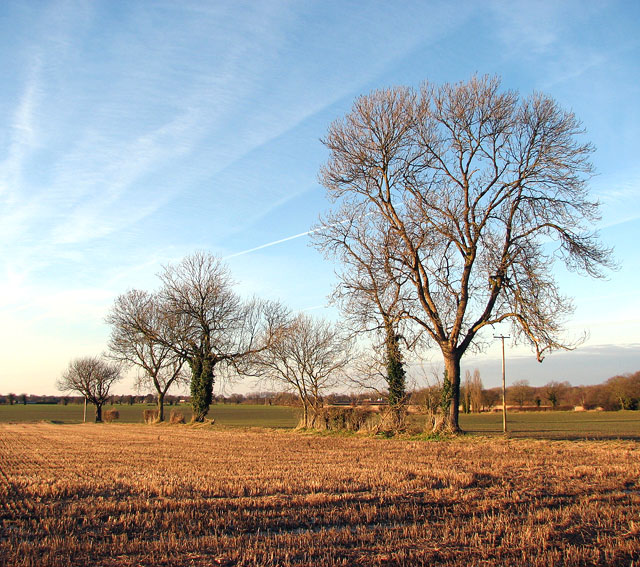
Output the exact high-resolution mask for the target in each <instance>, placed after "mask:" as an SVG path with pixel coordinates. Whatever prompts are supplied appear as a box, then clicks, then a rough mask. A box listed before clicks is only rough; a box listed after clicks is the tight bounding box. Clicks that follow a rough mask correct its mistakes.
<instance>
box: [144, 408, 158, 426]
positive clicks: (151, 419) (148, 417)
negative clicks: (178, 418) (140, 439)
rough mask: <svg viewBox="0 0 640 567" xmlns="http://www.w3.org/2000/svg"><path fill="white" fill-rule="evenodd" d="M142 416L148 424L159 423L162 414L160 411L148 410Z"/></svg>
mask: <svg viewBox="0 0 640 567" xmlns="http://www.w3.org/2000/svg"><path fill="white" fill-rule="evenodd" d="M142 416H143V417H144V422H145V423H147V424H150V423H157V421H158V418H159V417H160V412H159V411H158V410H151V409H146V410H144V411H143V412H142Z"/></svg>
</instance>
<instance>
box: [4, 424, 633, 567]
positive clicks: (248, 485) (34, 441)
mask: <svg viewBox="0 0 640 567" xmlns="http://www.w3.org/2000/svg"><path fill="white" fill-rule="evenodd" d="M639 479H640V445H639V444H638V443H637V442H636V441H611V440H607V441H578V442H576V441H574V442H570V441H549V440H530V439H503V438H495V439H492V438H487V437H484V438H483V437H464V438H459V439H456V440H449V441H445V442H433V441H431V442H424V441H415V440H414V441H411V440H386V439H375V438H371V437H362V436H350V437H344V436H313V435H304V434H300V433H293V432H289V431H282V430H281V431H277V430H264V431H258V430H253V431H252V430H243V429H226V430H222V431H218V430H216V429H215V428H211V427H185V426H181V427H148V426H142V425H117V426H109V425H107V426H103V425H94V424H86V425H66V426H61V425H54V424H48V423H37V424H0V518H1V519H0V564H1V565H3V566H4V565H7V566H9V565H11V566H15V567H30V566H33V567H35V566H38V567H49V566H51V567H54V566H68V565H70V566H76V565H78V566H80V565H82V566H84V565H101V566H120V565H122V566H169V565H172V566H173V565H175V566H183V565H184V566H187V565H189V566H203V567H204V566H205V565H206V566H209V565H226V566H232V565H237V566H249V565H251V566H257V565H261V566H276V565H279V566H293V565H296V566H298V565H299V566H302V565H305V566H307V565H317V566H320V567H325V566H326V567H328V566H337V565H363V566H364V565H367V566H369V565H372V566H377V565H404V566H415V565H418V566H419V565H452V566H460V567H462V566H464V567H467V566H469V565H486V566H498V565H500V566H502V565H532V566H545V567H547V566H549V565H564V566H574V565H575V566H578V565H602V566H605V565H607V566H609V565H636V564H637V563H636V562H637V561H639V560H640V483H639Z"/></svg>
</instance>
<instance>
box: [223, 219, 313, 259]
mask: <svg viewBox="0 0 640 567" xmlns="http://www.w3.org/2000/svg"><path fill="white" fill-rule="evenodd" d="M323 228H324V227H320V228H314V229H312V230H307V232H301V233H300V234H294V235H293V236H287V237H286V238H281V239H280V240H274V241H273V242H267V244H261V245H260V246H256V247H254V248H249V249H247V250H243V251H242V252H236V253H235V254H229V255H228V256H225V257H224V258H222V259H223V260H228V259H229V258H235V257H236V256H243V255H244V254H249V253H250V252H255V251H256V250H262V249H263V248H269V246H275V245H276V244H282V243H283V242H287V241H288V240H294V239H296V238H301V237H302V236H308V235H309V234H313V233H314V232H318V231H319V230H322V229H323Z"/></svg>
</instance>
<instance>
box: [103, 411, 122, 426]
mask: <svg viewBox="0 0 640 567" xmlns="http://www.w3.org/2000/svg"><path fill="white" fill-rule="evenodd" d="M102 419H103V420H104V421H106V422H107V423H111V422H112V421H114V420H116V419H120V412H119V411H118V410H116V409H108V410H104V411H103V412H102Z"/></svg>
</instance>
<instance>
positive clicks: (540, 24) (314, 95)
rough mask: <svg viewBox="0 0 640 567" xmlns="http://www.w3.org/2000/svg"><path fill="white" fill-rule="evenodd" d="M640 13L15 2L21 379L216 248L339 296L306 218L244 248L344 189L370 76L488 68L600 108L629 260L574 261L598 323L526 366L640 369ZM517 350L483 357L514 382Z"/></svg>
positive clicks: (2, 307) (541, 374)
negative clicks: (340, 146) (138, 291)
mask: <svg viewBox="0 0 640 567" xmlns="http://www.w3.org/2000/svg"><path fill="white" fill-rule="evenodd" d="M638 24H640V3H638V2H635V1H629V2H606V1H598V2H588V1H587V2H585V1H576V2H571V1H567V2H557V1H552V2H542V1H540V2H537V1H536V2H533V1H532V2H521V3H519V2H511V1H510V2H500V1H496V2H490V1H483V2H449V1H445V2H435V1H429V2H396V1H386V2H382V1H376V2H373V1H371V2H367V1H340V2H327V1H323V2H303V1H291V2H285V1H274V2H269V1H258V0H255V1H247V2H238V1H230V2H223V1H219V2H218V1H217V2H205V1H201V2H195V1H193V2H189V1H180V2H161V1H154V2H151V1H147V2H145V1H139V2H124V1H123V2H120V1H115V0H110V1H107V0H105V1H101V2H100V1H93V2H92V1H73V0H68V1H60V2H44V1H24V0H20V1H12V0H6V1H4V2H2V3H1V4H0V42H1V44H0V67H1V68H2V74H3V77H4V81H3V89H2V91H1V92H0V123H1V124H2V127H1V128H0V361H1V365H0V392H2V393H8V392H10V391H12V392H16V393H21V392H29V393H54V392H55V380H56V378H58V377H59V375H60V373H61V372H62V371H63V370H64V368H65V366H66V365H67V363H68V361H69V360H70V359H71V358H74V357H76V356H81V355H87V354H95V353H99V352H101V351H103V350H104V348H105V346H106V340H107V337H108V333H109V329H108V327H107V326H106V325H105V324H104V322H103V318H104V316H105V314H106V312H107V311H108V309H109V307H110V305H111V304H112V302H113V300H114V298H115V297H116V296H117V295H118V294H120V293H122V292H124V291H126V290H128V289H130V288H144V289H154V288H156V287H157V278H156V274H157V273H158V271H159V270H160V269H161V267H162V265H163V264H166V263H167V262H170V261H175V260H179V259H180V258H182V257H183V256H184V255H186V254H189V253H191V252H193V251H195V250H201V249H206V250H210V251H211V252H213V253H214V254H217V255H219V256H222V257H228V262H229V266H230V268H231V271H232V273H233V274H234V276H235V278H236V280H237V282H238V289H239V291H241V293H243V294H247V295H249V294H253V293H255V294H258V295H260V296H263V297H267V298H272V299H280V300H282V301H284V302H285V303H287V304H288V305H289V306H290V307H291V308H292V309H295V310H302V309H308V310H311V312H313V313H315V314H318V315H323V314H324V315H328V316H334V315H335V313H334V311H333V310H332V309H327V308H326V307H325V306H326V304H327V295H328V294H329V293H330V291H331V286H332V284H333V281H334V276H333V270H334V266H333V265H332V264H331V263H329V262H327V261H325V260H323V259H322V257H321V256H320V255H319V254H318V253H317V252H316V251H315V250H314V249H313V248H311V247H309V242H308V238H307V237H300V238H297V239H291V240H287V241H285V242H281V243H279V244H276V245H273V246H270V247H264V248H261V249H259V250H255V251H253V252H249V253H246V254H240V253H241V252H244V251H247V250H250V249H253V248H255V247H258V246H261V245H263V244H267V243H271V242H275V241H279V240H281V239H285V238H287V237H290V236H293V235H297V234H301V233H304V232H306V231H308V230H309V228H310V227H311V226H312V225H313V224H314V223H315V222H316V221H317V218H318V215H319V214H320V213H321V212H323V211H324V210H326V208H327V207H328V203H327V201H326V199H325V194H324V190H323V188H322V187H320V186H319V184H318V182H317V173H318V168H319V167H320V165H321V164H322V163H323V162H324V161H325V160H326V158H327V152H326V150H325V148H324V147H323V145H322V144H321V142H320V138H322V136H323V135H324V134H325V132H326V130H327V127H328V125H329V124H330V123H331V122H332V121H333V120H334V119H336V118H338V117H340V116H342V115H344V114H345V113H346V112H348V110H349V109H350V107H351V104H352V102H353V100H354V98H355V97H357V96H358V95H359V94H363V93H367V92H369V91H371V90H372V89H375V88H380V87H387V86H392V85H412V86H418V85H419V84H420V83H421V82H422V81H423V80H425V79H428V80H430V81H433V82H436V83H442V82H446V81H454V82H455V81H460V80H467V79H468V78H469V77H470V76H471V75H472V74H473V73H478V74H492V75H493V74H497V75H499V76H501V77H502V80H503V85H504V87H505V88H512V89H517V90H519V91H520V92H521V93H523V94H525V95H526V94H529V93H530V92H532V91H534V90H538V91H543V92H545V93H546V94H549V95H551V96H553V97H554V98H555V99H556V100H558V101H559V102H560V103H561V104H562V105H563V106H564V107H565V108H568V109H571V110H573V111H574V112H575V113H576V115H577V116H578V117H579V118H580V119H581V120H582V122H583V124H584V127H585V128H586V130H587V133H588V134H587V136H588V139H589V140H590V141H592V142H593V144H594V145H595V146H596V148H597V152H596V154H595V155H594V163H595V165H596V168H597V171H598V176H597V177H596V178H594V179H593V181H592V183H591V186H592V191H593V195H594V197H596V198H598V199H599V200H600V201H601V202H602V204H603V208H602V213H603V220H602V223H601V225H600V229H601V236H602V239H603V241H604V242H605V243H606V244H608V245H611V246H614V247H615V249H616V258H617V260H618V261H619V263H620V264H621V268H620V270H619V271H617V272H615V273H612V274H611V275H610V278H609V280H608V281H589V280H586V279H583V278H579V277H576V276H574V275H573V274H566V273H564V272H558V278H559V280H560V281H561V284H562V289H563V291H564V292H566V293H567V294H569V295H571V296H573V297H574V298H575V305H576V312H575V315H574V317H573V318H572V319H571V321H570V322H569V325H568V327H569V333H573V334H579V333H581V332H582V331H587V332H588V333H589V340H588V342H587V343H586V344H585V345H584V346H583V347H582V348H581V349H580V350H578V351H575V352H572V353H568V354H558V355H552V356H551V357H549V358H548V359H547V361H545V362H544V363H543V364H542V365H538V364H537V363H536V362H535V361H534V359H533V357H532V356H530V355H528V353H527V352H526V351H523V350H522V349H517V348H510V349H509V356H510V358H511V359H512V360H513V365H512V368H513V372H514V374H513V375H510V379H511V380H515V379H519V378H528V379H530V380H531V382H532V383H535V384H544V383H545V382H547V381H549V380H555V379H562V380H564V379H567V380H570V381H572V382H573V383H576V384H579V383H589V382H600V381H602V380H604V379H606V378H608V377H609V376H611V375H613V374H615V373H619V372H631V371H636V370H639V369H640V324H639V323H638V317H639V315H640V301H639V300H638V293H637V280H638V274H639V273H640V269H639V268H640V262H639V259H640V253H639V252H638V237H639V236H640V160H638V155H640V138H639V136H638V132H639V131H640V128H639V126H640V116H639V106H640V105H639V103H640V73H639V71H640V63H639V62H640V39H638V33H637V29H638ZM497 354H498V350H497V348H496V347H495V346H494V347H492V348H490V349H489V350H488V351H487V352H486V353H485V354H484V355H482V356H481V357H477V356H474V357H469V358H468V360H467V362H466V365H467V366H468V367H473V365H478V366H480V367H481V368H482V370H483V380H484V382H485V384H486V385H496V384H497V383H498V379H499V364H498V365H497V366H496V364H497V363H496V360H497V358H496V357H497ZM433 359H434V361H437V354H434V357H433ZM463 366H464V365H463ZM496 369H497V370H496ZM129 386H130V382H125V383H124V384H122V385H121V386H120V387H119V389H120V391H123V392H125V391H128V389H129ZM245 387H246V388H248V387H249V386H245Z"/></svg>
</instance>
